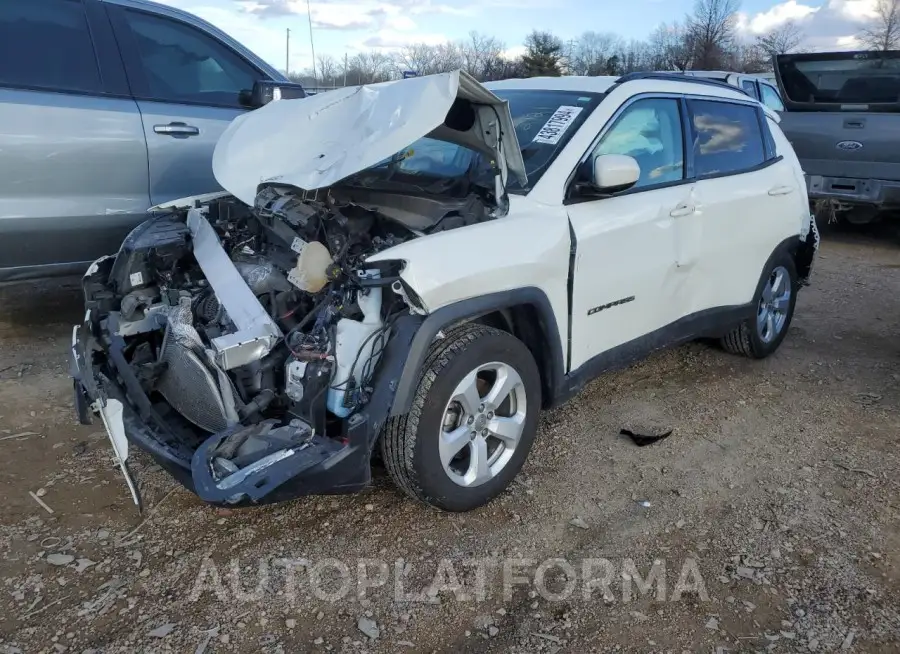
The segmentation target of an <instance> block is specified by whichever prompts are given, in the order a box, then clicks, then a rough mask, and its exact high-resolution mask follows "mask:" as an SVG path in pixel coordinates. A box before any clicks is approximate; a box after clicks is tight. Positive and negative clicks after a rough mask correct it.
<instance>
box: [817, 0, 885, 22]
mask: <svg viewBox="0 0 900 654" xmlns="http://www.w3.org/2000/svg"><path fill="white" fill-rule="evenodd" d="M876 2H877V0H831V2H829V3H828V4H829V7H830V8H832V9H833V10H835V11H837V12H838V13H840V14H841V15H842V16H844V17H845V18H848V19H850V20H853V21H866V20H869V19H871V18H875V15H876V14H875V4H876Z"/></svg>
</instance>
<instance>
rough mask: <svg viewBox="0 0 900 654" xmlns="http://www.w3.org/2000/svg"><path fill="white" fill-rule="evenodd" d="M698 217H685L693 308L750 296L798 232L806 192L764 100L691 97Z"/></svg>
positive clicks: (734, 303)
mask: <svg viewBox="0 0 900 654" xmlns="http://www.w3.org/2000/svg"><path fill="white" fill-rule="evenodd" d="M687 105H688V113H689V116H690V128H691V141H692V142H693V157H692V163H693V166H694V175H695V176H696V180H697V181H696V191H695V193H696V197H697V205H698V207H700V209H698V212H697V214H696V216H693V217H692V218H691V219H690V220H685V221H680V222H679V223H678V238H679V241H680V242H683V243H686V244H688V246H689V247H691V248H692V251H691V254H690V256H689V257H688V259H689V260H691V261H693V262H694V265H693V266H692V268H691V270H690V281H689V282H688V287H689V288H690V291H691V296H690V298H688V300H687V303H688V308H687V312H688V313H694V312H697V311H703V310H707V309H712V308H721V307H739V306H741V305H745V304H746V303H748V302H750V301H751V300H752V298H753V293H754V291H755V289H756V285H757V282H758V281H759V276H760V274H761V273H762V269H763V266H764V265H765V263H766V261H767V260H768V258H769V256H770V255H771V254H772V252H773V251H774V250H775V248H776V247H777V246H778V245H779V244H780V243H781V242H782V241H783V240H784V239H786V238H788V237H790V236H792V235H795V234H797V233H798V232H799V226H800V224H801V222H800V219H801V218H802V217H803V216H804V215H805V214H804V212H805V211H806V212H807V213H808V211H807V209H806V206H805V205H806V198H805V194H804V193H803V189H802V186H801V185H800V184H801V183H800V181H798V179H797V176H796V175H795V174H794V168H793V167H792V165H791V163H789V162H788V161H787V160H786V159H785V158H784V157H783V156H781V155H780V153H778V152H777V151H776V144H775V142H774V140H773V138H772V136H771V134H770V132H769V129H768V126H767V122H766V121H767V119H766V117H765V115H764V113H763V109H762V107H761V106H760V105H759V104H757V103H751V102H741V101H737V100H724V99H716V98H702V99H701V98H691V99H688V101H687Z"/></svg>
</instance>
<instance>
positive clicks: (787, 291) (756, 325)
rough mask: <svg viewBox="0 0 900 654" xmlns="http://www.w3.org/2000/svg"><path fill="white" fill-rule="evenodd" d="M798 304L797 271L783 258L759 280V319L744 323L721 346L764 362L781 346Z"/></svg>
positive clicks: (773, 264) (775, 259)
mask: <svg viewBox="0 0 900 654" xmlns="http://www.w3.org/2000/svg"><path fill="white" fill-rule="evenodd" d="M796 302H797V270H796V266H795V265H794V260H793V258H792V257H791V256H790V255H789V254H786V253H783V254H780V255H778V256H776V257H774V259H773V260H772V261H770V262H769V264H768V269H767V271H766V274H765V275H764V276H763V278H762V279H761V280H760V283H759V287H758V288H757V291H756V298H755V300H754V306H755V307H756V315H755V317H754V318H751V319H748V320H745V321H744V322H742V323H741V324H740V325H738V326H737V327H735V328H734V329H733V330H732V331H731V332H730V333H728V334H726V335H725V337H724V338H722V346H723V347H724V348H725V350H727V351H728V352H731V353H732V354H740V355H743V356H747V357H752V358H754V359H763V358H765V357H767V356H769V355H770V354H772V353H773V352H774V351H775V350H777V349H778V346H779V345H781V342H782V341H783V340H784V337H785V335H787V331H788V328H789V327H790V325H791V319H792V318H793V316H794V306H795V304H796Z"/></svg>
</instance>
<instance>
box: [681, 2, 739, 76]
mask: <svg viewBox="0 0 900 654" xmlns="http://www.w3.org/2000/svg"><path fill="white" fill-rule="evenodd" d="M738 9H740V0H696V1H695V4H694V13H693V14H692V15H691V16H689V17H688V27H687V32H688V34H687V40H688V45H689V47H690V48H691V50H692V52H693V56H692V59H693V61H692V66H693V67H694V68H695V69H697V70H714V69H717V68H722V67H723V64H724V63H725V61H726V58H727V53H728V52H729V51H731V50H732V49H733V47H734V43H735V26H736V23H737V12H738Z"/></svg>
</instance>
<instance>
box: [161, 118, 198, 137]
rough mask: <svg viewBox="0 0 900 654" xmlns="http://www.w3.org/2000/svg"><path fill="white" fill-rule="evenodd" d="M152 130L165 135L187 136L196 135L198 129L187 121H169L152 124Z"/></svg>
mask: <svg viewBox="0 0 900 654" xmlns="http://www.w3.org/2000/svg"><path fill="white" fill-rule="evenodd" d="M153 131H154V132H156V133H157V134H163V135H165V136H174V137H175V138H187V137H188V136H197V135H198V134H199V133H200V129H199V128H197V127H194V126H193V125H188V124H187V123H178V122H175V123H169V124H168V125H154V126H153Z"/></svg>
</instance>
